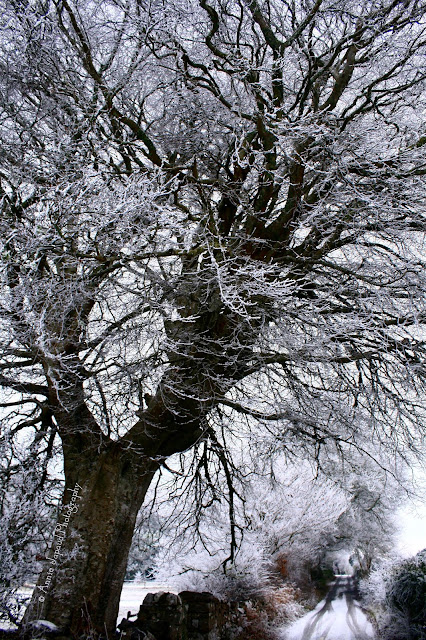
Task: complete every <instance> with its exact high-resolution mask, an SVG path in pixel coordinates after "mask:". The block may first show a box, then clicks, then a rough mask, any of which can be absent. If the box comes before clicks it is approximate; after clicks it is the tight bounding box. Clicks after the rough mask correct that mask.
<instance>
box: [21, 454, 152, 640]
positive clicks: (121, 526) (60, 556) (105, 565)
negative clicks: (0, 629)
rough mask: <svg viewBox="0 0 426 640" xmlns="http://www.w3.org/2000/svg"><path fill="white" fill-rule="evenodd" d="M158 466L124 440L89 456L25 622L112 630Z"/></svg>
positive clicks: (69, 487)
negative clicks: (136, 533) (126, 446)
mask: <svg viewBox="0 0 426 640" xmlns="http://www.w3.org/2000/svg"><path fill="white" fill-rule="evenodd" d="M88 453H89V455H88ZM157 468H158V464H156V463H154V462H153V461H151V460H146V459H145V461H143V459H142V460H141V459H140V457H139V459H138V458H137V457H136V455H135V454H134V452H129V450H125V449H124V448H123V447H122V446H121V445H120V444H119V443H110V445H109V446H107V447H106V448H105V450H104V451H103V452H102V453H101V454H98V455H97V456H95V454H94V452H93V451H92V452H85V453H84V454H83V456H82V460H80V463H79V466H78V474H79V477H76V476H77V474H76V473H74V474H72V475H73V476H74V477H73V478H69V479H68V480H67V481H66V486H65V490H64V495H63V501H62V509H61V513H60V515H59V518H58V522H57V525H56V528H55V531H54V535H53V540H52V544H51V546H50V550H49V553H48V557H47V558H46V564H45V567H44V569H43V571H42V573H41V575H40V577H39V580H38V583H37V586H36V588H35V592H34V594H33V598H32V601H31V603H30V606H29V607H28V609H27V611H26V613H25V617H24V621H23V622H24V625H25V624H26V623H28V622H30V621H32V620H36V619H43V620H49V621H51V622H53V623H54V624H56V625H57V626H58V627H60V628H61V629H62V630H63V631H64V632H65V633H67V634H70V635H72V636H78V635H81V634H82V633H83V634H88V633H89V632H90V633H92V634H93V632H95V634H96V635H97V634H99V633H102V634H104V635H111V634H113V633H114V630H115V627H116V619H117V615H118V606H119V600H120V594H121V589H122V585H123V581H124V576H125V572H126V566H127V558H128V554H129V550H130V545H131V542H132V536H133V531H134V528H135V523H136V517H137V514H138V511H139V509H140V507H141V504H142V502H143V499H144V497H145V494H146V492H147V490H148V487H149V484H150V482H151V480H152V477H153V475H154V473H155V471H156V469H157Z"/></svg>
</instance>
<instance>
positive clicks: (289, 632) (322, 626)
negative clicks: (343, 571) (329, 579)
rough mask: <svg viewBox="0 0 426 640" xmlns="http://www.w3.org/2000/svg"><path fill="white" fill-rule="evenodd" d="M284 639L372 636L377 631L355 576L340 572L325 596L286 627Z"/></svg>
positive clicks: (364, 638) (330, 639)
mask: <svg viewBox="0 0 426 640" xmlns="http://www.w3.org/2000/svg"><path fill="white" fill-rule="evenodd" d="M281 637H282V640H370V639H371V638H374V631H373V627H372V625H371V623H370V622H369V621H368V619H367V616H366V615H365V613H364V611H363V610H362V609H361V606H360V604H359V602H358V601H357V592H356V586H355V581H354V579H353V578H352V577H351V576H336V580H335V581H334V582H333V584H332V585H331V587H330V591H329V592H328V595H327V597H326V598H325V600H322V601H321V602H320V603H319V604H318V605H317V607H316V608H315V609H314V610H313V611H311V612H310V613H308V615H306V616H304V617H303V618H301V619H300V620H297V622H295V623H294V624H293V625H292V626H291V627H289V628H288V629H285V630H283V632H282V636H281Z"/></svg>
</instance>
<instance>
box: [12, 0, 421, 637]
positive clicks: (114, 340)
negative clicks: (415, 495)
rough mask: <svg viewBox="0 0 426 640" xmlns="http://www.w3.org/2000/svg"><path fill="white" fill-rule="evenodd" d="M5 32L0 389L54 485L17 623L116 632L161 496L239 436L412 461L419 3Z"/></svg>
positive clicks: (90, 8) (281, 8) (98, 5)
mask: <svg viewBox="0 0 426 640" xmlns="http://www.w3.org/2000/svg"><path fill="white" fill-rule="evenodd" d="M0 9H1V15H2V18H1V35H0V38H1V46H2V51H3V53H2V56H1V62H0V82H1V103H0V127H1V137H2V147H1V150H0V193H1V198H2V218H1V242H2V294H1V338H2V353H1V364H0V367H1V374H0V383H1V385H2V386H3V387H4V389H5V395H4V405H7V407H6V408H7V410H9V411H10V412H11V413H10V419H9V431H10V433H9V436H10V437H12V436H16V437H19V434H21V437H24V436H25V437H28V435H27V434H28V432H29V430H31V429H32V430H33V432H34V436H33V437H34V440H33V446H32V445H29V452H30V453H31V452H33V451H34V450H35V448H37V447H39V448H38V449H37V450H38V451H39V450H40V446H41V445H40V443H45V446H44V449H43V452H44V456H45V457H46V456H47V457H49V455H51V453H52V451H53V449H54V446H53V442H54V440H52V438H54V436H55V434H57V435H58V437H59V438H60V443H61V447H62V453H63V461H64V473H65V491H64V497H63V510H62V513H61V516H60V518H59V521H58V528H57V531H56V533H58V532H61V531H62V532H63V533H64V536H60V535H57V536H55V538H54V540H52V549H51V556H50V560H48V561H47V562H46V565H45V569H44V570H43V572H42V573H41V575H40V579H39V583H38V587H37V588H36V590H35V594H34V597H33V600H32V603H31V605H30V607H29V609H28V611H27V615H26V620H27V621H28V620H31V619H34V618H35V617H40V618H43V619H48V620H50V621H52V622H54V623H56V624H57V625H59V626H60V627H62V628H64V629H66V630H67V631H68V632H70V633H73V634H77V633H80V632H81V631H84V630H85V629H87V628H88V627H92V628H95V629H96V630H97V631H99V632H102V631H104V630H107V631H111V630H112V629H114V626H115V619H116V615H117V610H118V602H119V597H120V591H121V587H122V582H123V579H124V573H125V569H126V562H127V556H128V551H129V547H130V544H131V539H132V533H133V529H134V524H135V519H136V516H137V513H138V510H139V508H140V506H141V503H142V501H143V499H144V496H145V493H146V491H147V489H148V487H149V485H150V482H151V479H152V478H153V475H154V474H155V473H156V471H157V470H158V468H159V467H160V466H161V465H162V464H163V463H164V462H165V460H166V459H167V458H168V457H169V456H170V455H172V454H174V453H176V452H182V451H185V450H187V449H188V448H190V447H192V446H194V445H195V444H196V443H200V442H203V443H204V444H203V446H205V447H207V448H209V450H210V451H212V452H214V453H215V454H216V455H217V456H218V460H219V461H220V463H221V464H222V465H224V467H225V469H226V471H227V472H226V473H225V475H226V476H227V475H229V473H228V472H230V468H229V455H228V454H227V452H226V451H225V447H226V433H227V431H226V430H228V432H229V431H232V416H236V415H237V414H238V413H239V414H242V415H244V416H246V418H247V420H249V421H251V424H256V432H257V433H261V432H262V430H263V433H265V434H267V437H268V438H273V439H274V441H275V442H276V443H278V444H277V446H281V447H283V448H287V449H288V450H291V449H292V447H297V446H301V445H302V444H303V445H304V446H306V447H308V446H309V447H311V451H312V455H313V456H316V457H317V458H319V456H320V452H321V449H322V448H323V447H324V446H326V445H327V444H328V443H334V445H335V446H336V447H338V449H339V451H341V452H342V454H344V453H345V452H347V451H348V450H350V447H351V446H357V443H358V446H359V441H358V439H357V433H358V431H359V430H362V432H363V434H364V435H363V439H362V442H365V433H368V434H370V437H371V440H374V441H375V443H376V444H377V443H381V444H382V446H384V447H386V446H393V447H394V448H395V450H396V451H399V452H400V453H404V452H405V451H406V450H408V449H412V450H416V449H419V447H420V446H421V439H422V437H423V436H424V426H423V425H424V423H423V417H424V407H423V405H422V395H421V394H422V390H423V388H424V387H423V385H424V373H425V369H424V342H423V338H424V328H423V325H424V321H425V319H426V316H425V310H424V304H423V303H424V298H423V296H424V291H425V276H424V252H423V249H424V244H422V243H423V242H424V231H425V195H426V193H425V186H424V174H425V172H426V163H425V161H426V157H425V149H426V135H425V133H426V132H425V129H424V126H425V124H424V113H425V91H424V89H425V71H426V70H425V57H424V54H425V49H426V46H425V45H426V30H425V26H426V23H425V11H426V5H425V3H424V2H422V1H419V0H404V1H402V0H368V1H367V0H345V1H344V2H343V1H342V0H316V1H315V2H314V1H313V0H295V1H292V2H290V1H289V2H287V1H284V0H265V1H263V0H260V1H259V2H257V1H256V0H209V1H207V0H199V2H196V0H170V1H168V2H165V1H164V2H163V1H162V0H152V1H151V2H143V1H141V0H106V1H105V0H102V1H101V0H92V1H89V0H78V1H74V0H51V1H50V0H44V1H41V0H34V1H32V2H30V1H29V0H22V1H20V0H1V3H0ZM224 416H225V417H224ZM34 443H35V444H34ZM31 447H32V448H31ZM201 450H203V448H201ZM366 455H368V451H367V452H366ZM231 506H232V505H231ZM231 511H232V509H231ZM64 514H69V516H70V517H69V518H68V520H67V521H66V526H64V523H65V516H64ZM59 541H60V544H59ZM55 545H56V546H55ZM55 549H56V551H58V554H57V555H56V557H55V556H54V552H55ZM59 551H60V553H61V555H59ZM51 559H56V560H57V561H56V563H55V564H54V563H53V562H51Z"/></svg>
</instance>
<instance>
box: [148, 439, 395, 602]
mask: <svg viewBox="0 0 426 640" xmlns="http://www.w3.org/2000/svg"><path fill="white" fill-rule="evenodd" d="M254 446H255V445H254ZM252 448H253V445H252ZM244 449H245V447H244V446H241V450H243V451H244ZM328 453H329V454H331V452H330V451H329V452H328ZM248 456H249V454H248V452H247V448H246V451H245V453H244V454H243V460H240V463H239V466H240V468H246V469H249V468H250V469H251V474H249V475H248V476H247V477H246V478H245V479H244V480H243V481H242V484H241V485H234V487H233V488H234V491H235V495H234V502H233V509H234V512H235V513H234V517H233V525H234V531H233V533H234V542H235V545H236V547H237V549H236V551H235V553H234V554H232V553H230V548H229V534H228V535H227V532H228V528H229V520H230V518H229V506H230V501H229V494H228V495H227V494H226V493H225V494H223V492H221V490H220V487H223V486H224V485H225V482H224V480H223V479H218V478H215V479H214V486H215V487H216V491H215V494H214V495H213V493H212V494H210V495H207V494H204V495H203V496H199V495H198V496H197V490H198V487H199V483H197V482H196V481H195V480H194V478H192V479H191V476H190V474H189V473H188V470H187V472H186V473H183V472H182V469H185V468H186V467H185V466H184V465H183V466H180V465H179V464H172V463H173V462H175V463H177V462H178V461H177V460H175V461H173V460H172V461H170V462H169V467H171V470H174V471H175V473H176V472H177V475H178V478H182V477H184V478H185V483H184V484H183V485H181V486H179V480H178V478H173V476H172V475H170V473H169V474H168V475H167V476H165V478H164V479H163V480H162V481H161V480H160V481H159V482H157V484H156V487H155V494H156V500H155V503H156V507H154V508H153V507H152V506H151V507H150V508H148V506H147V509H145V510H143V511H142V512H141V516H142V518H143V521H144V522H145V523H147V522H148V523H149V521H150V513H148V511H150V512H151V517H153V518H154V520H153V530H154V531H155V532H156V533H157V534H158V532H159V538H158V554H157V557H156V559H155V568H156V572H158V573H156V575H157V576H158V577H159V580H160V581H161V582H167V583H171V584H173V585H174V586H175V587H176V588H178V589H188V588H189V589H197V590H201V591H203V590H204V591H206V590H207V591H211V592H213V593H215V594H216V595H218V596H221V597H232V599H237V600H238V599H243V594H244V593H245V594H246V596H247V597H251V596H252V595H259V594H261V593H262V592H264V590H265V589H267V588H268V586H270V585H275V586H276V585H277V584H282V583H283V580H284V581H287V582H288V583H295V584H297V586H299V587H302V588H303V589H304V591H305V596H308V595H309V593H308V592H310V591H312V590H313V588H314V584H313V580H312V578H313V576H315V575H317V574H318V576H320V575H321V571H322V570H324V569H329V573H330V574H331V575H332V571H333V563H332V558H333V557H335V556H336V555H340V556H342V555H345V557H346V560H345V561H346V563H348V560H349V558H350V557H352V559H353V561H354V562H355V563H356V565H357V566H356V568H357V569H358V571H359V570H361V572H362V573H364V574H365V575H366V574H368V572H369V570H370V568H371V563H372V561H373V560H375V561H376V562H377V561H378V560H380V559H381V558H383V557H386V556H387V553H388V552H389V551H390V550H391V549H392V548H393V547H394V544H395V534H396V531H397V526H396V522H395V510H396V508H397V506H398V504H399V502H400V500H401V496H402V487H401V484H400V483H401V482H402V479H399V482H396V481H395V480H394V481H393V482H392V481H391V478H390V477H389V475H388V474H386V473H385V472H384V471H383V470H381V469H380V468H379V467H378V465H377V462H375V461H373V460H371V459H370V460H369V461H367V460H366V459H362V458H361V457H360V456H354V459H353V460H352V461H351V468H350V469H349V468H348V469H347V473H346V474H343V472H342V469H341V468H340V467H339V466H338V465H333V464H332V465H330V460H327V461H324V463H325V464H326V463H328V466H329V467H331V468H333V471H334V477H333V476H331V475H330V468H329V469H328V470H326V469H325V468H324V469H322V470H318V468H315V467H312V465H311V464H310V463H309V461H307V460H303V459H298V460H297V463H295V462H293V463H291V462H290V461H288V460H287V461H286V460H285V459H283V457H278V458H277V459H276V460H271V459H270V460H269V465H268V466H269V473H265V469H264V473H262V471H261V469H260V468H259V465H253V464H251V463H250V462H249V461H248V460H247V457H248ZM187 457H189V454H188V455H187ZM244 458H246V459H245V460H244ZM356 458H358V459H356ZM324 466H325V465H324ZM326 471H328V473H327V472H326ZM202 486H203V487H204V486H205V483H203V485H202ZM153 491H154V490H153V489H151V491H150V494H149V497H150V498H151V495H152V492H153ZM149 502H150V503H151V505H152V503H153V501H152V499H151V500H149ZM200 504H201V508H200ZM159 523H160V524H161V526H160V528H159V526H158V525H159ZM231 524H232V518H231Z"/></svg>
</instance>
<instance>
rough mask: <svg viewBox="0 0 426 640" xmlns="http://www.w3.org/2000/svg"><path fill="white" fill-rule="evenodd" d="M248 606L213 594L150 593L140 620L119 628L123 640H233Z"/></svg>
mask: <svg viewBox="0 0 426 640" xmlns="http://www.w3.org/2000/svg"><path fill="white" fill-rule="evenodd" d="M243 614H244V605H239V603H236V602H235V603H228V602H223V601H221V600H219V599H218V598H216V597H215V596H213V595H212V594H211V593H205V592H204V593H198V592H195V591H182V592H181V593H180V594H179V595H176V594H174V593H164V592H160V593H148V595H147V596H146V597H145V600H144V601H143V604H142V605H141V607H140V609H139V613H138V616H137V618H136V620H135V621H134V622H133V621H130V620H126V619H123V620H122V621H121V623H120V625H119V629H120V631H121V633H122V638H123V640H233V638H235V637H236V635H237V634H238V632H239V631H240V630H241V626H240V624H239V623H240V622H241V618H242V616H243Z"/></svg>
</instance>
